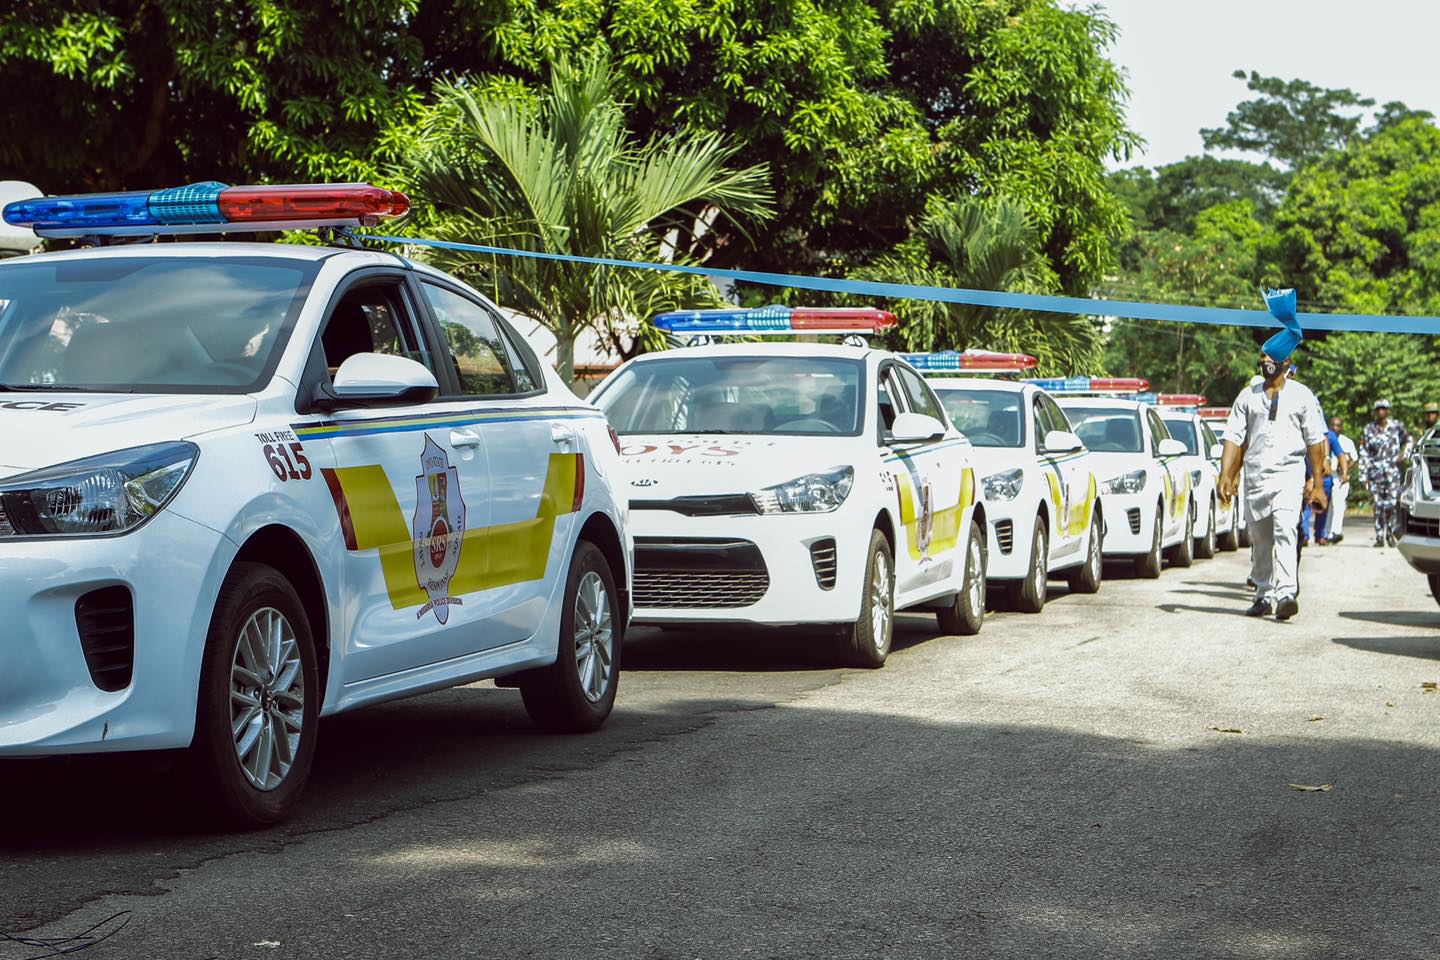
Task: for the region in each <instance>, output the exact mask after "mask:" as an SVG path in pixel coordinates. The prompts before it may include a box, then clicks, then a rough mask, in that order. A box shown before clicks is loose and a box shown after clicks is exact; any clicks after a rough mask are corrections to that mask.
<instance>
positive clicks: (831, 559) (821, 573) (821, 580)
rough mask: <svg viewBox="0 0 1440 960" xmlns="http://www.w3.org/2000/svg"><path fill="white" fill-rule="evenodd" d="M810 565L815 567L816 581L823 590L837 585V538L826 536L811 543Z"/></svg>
mask: <svg viewBox="0 0 1440 960" xmlns="http://www.w3.org/2000/svg"><path fill="white" fill-rule="evenodd" d="M810 565H811V566H813V567H814V568H815V582H816V583H818V584H820V589H821V590H831V589H833V588H834V586H835V540H834V538H833V537H826V538H825V539H824V540H816V541H815V542H814V543H812V544H810Z"/></svg>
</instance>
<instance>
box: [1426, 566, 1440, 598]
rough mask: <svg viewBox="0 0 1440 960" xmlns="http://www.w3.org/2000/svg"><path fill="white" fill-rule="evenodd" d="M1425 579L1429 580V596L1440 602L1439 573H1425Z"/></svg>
mask: <svg viewBox="0 0 1440 960" xmlns="http://www.w3.org/2000/svg"><path fill="white" fill-rule="evenodd" d="M1426 579H1427V580H1429V581H1430V596H1432V597H1434V598H1435V602H1436V603H1440V573H1431V574H1427V575H1426Z"/></svg>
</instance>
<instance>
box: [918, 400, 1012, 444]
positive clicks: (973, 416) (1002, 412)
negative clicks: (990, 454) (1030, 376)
mask: <svg viewBox="0 0 1440 960" xmlns="http://www.w3.org/2000/svg"><path fill="white" fill-rule="evenodd" d="M937 392H938V393H939V394H940V402H941V403H942V404H944V405H945V412H946V413H948V414H950V422H951V423H953V424H955V429H956V430H959V431H960V432H961V433H963V434H965V438H966V439H967V440H969V441H970V442H971V443H972V444H974V445H975V446H977V447H1022V446H1024V445H1025V418H1024V416H1023V415H1022V413H1023V411H1022V409H1021V404H1022V403H1023V402H1024V399H1023V397H1022V396H1021V394H1019V393H1016V392H1015V391H1013V390H978V389H970V388H966V389H943V388H942V389H941V390H939V391H937Z"/></svg>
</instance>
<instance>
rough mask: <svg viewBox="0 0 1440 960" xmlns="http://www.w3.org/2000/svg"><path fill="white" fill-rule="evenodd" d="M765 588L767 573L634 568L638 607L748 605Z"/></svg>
mask: <svg viewBox="0 0 1440 960" xmlns="http://www.w3.org/2000/svg"><path fill="white" fill-rule="evenodd" d="M768 589H770V575H769V574H767V573H716V572H708V573H699V572H695V571H682V572H669V573H667V572H664V571H659V570H650V571H645V572H641V571H639V570H637V571H635V606H637V607H650V608H664V607H704V608H717V607H748V606H750V605H751V604H753V603H756V602H758V601H759V599H760V598H761V597H763V596H765V591H766V590H768Z"/></svg>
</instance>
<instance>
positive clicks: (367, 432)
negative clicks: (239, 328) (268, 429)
mask: <svg viewBox="0 0 1440 960" xmlns="http://www.w3.org/2000/svg"><path fill="white" fill-rule="evenodd" d="M603 419H604V416H603V415H602V414H595V413H590V414H584V413H577V414H570V415H566V416H561V415H557V414H553V413H535V414H529V415H521V416H516V417H490V416H478V417H477V416H465V417H456V418H453V419H446V420H417V422H414V423H404V422H401V423H396V422H395V421H393V420H385V421H383V423H384V425H383V426H374V427H369V426H365V425H364V424H363V423H356V424H355V425H354V426H351V427H349V428H347V429H341V430H336V431H334V432H332V433H324V434H318V435H313V434H312V435H311V436H309V437H306V438H305V439H306V440H307V441H308V440H333V439H336V438H339V437H358V436H379V435H380V434H384V433H414V432H416V431H417V430H444V429H445V428H447V427H464V426H471V425H474V424H481V425H483V424H487V423H529V422H532V421H535V420H603ZM330 426H340V424H335V423H296V424H291V428H292V429H294V430H297V431H299V430H314V429H316V428H317V427H318V428H324V427H330Z"/></svg>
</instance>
